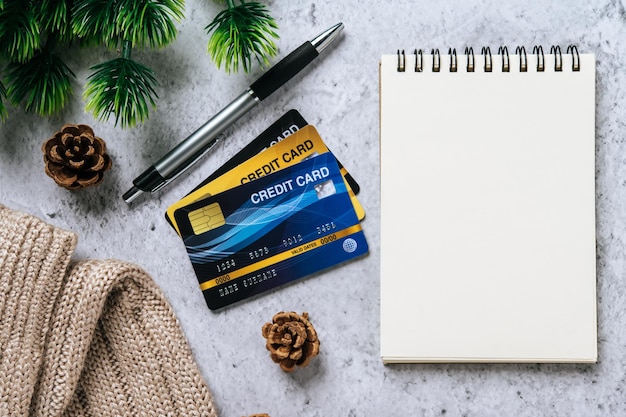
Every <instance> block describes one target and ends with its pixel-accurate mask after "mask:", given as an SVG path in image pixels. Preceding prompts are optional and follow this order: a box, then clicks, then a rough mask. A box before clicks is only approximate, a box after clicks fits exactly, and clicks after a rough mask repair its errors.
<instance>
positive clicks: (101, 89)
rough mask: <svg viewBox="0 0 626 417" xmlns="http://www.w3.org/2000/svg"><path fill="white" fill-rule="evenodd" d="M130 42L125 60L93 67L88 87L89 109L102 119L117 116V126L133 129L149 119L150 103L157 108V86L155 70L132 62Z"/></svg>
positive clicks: (123, 57)
mask: <svg viewBox="0 0 626 417" xmlns="http://www.w3.org/2000/svg"><path fill="white" fill-rule="evenodd" d="M130 50H131V47H130V41H125V42H124V47H123V52H122V57H121V58H117V59H114V60H111V61H107V62H103V63H102V64H98V65H95V66H93V67H92V68H91V69H93V70H94V71H95V72H94V73H93V74H92V75H90V76H89V79H88V81H87V86H86V88H85V94H84V95H85V97H86V98H88V101H87V110H88V111H91V112H92V113H93V114H94V115H95V116H96V117H97V118H99V119H101V120H106V119H108V118H109V117H110V116H111V115H115V124H116V125H117V123H118V122H121V125H122V127H127V126H133V125H135V124H136V123H137V122H141V121H144V120H145V119H147V118H148V113H149V108H148V103H149V104H150V105H151V106H152V107H153V108H154V107H156V101H155V100H156V99H157V94H156V91H155V86H156V84H157V81H156V79H155V78H154V73H153V72H152V70H151V69H150V68H148V67H146V66H145V65H142V64H140V63H138V62H134V61H133V60H132V59H130Z"/></svg>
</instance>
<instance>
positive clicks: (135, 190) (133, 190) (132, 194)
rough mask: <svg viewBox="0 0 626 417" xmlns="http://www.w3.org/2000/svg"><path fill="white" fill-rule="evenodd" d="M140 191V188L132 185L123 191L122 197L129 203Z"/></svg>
mask: <svg viewBox="0 0 626 417" xmlns="http://www.w3.org/2000/svg"><path fill="white" fill-rule="evenodd" d="M142 193H143V191H142V190H140V189H139V188H137V187H135V186H133V188H131V189H130V190H128V191H126V192H125V193H124V195H123V196H122V198H123V199H124V201H125V202H127V203H130V202H132V201H133V200H135V199H136V198H137V197H139V196H140V195H141V194H142Z"/></svg>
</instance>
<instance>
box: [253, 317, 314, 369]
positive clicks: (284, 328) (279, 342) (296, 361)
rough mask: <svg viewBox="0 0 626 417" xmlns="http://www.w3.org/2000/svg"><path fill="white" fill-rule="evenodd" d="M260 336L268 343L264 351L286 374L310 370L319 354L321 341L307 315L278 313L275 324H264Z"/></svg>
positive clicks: (273, 320) (273, 319) (274, 318)
mask: <svg viewBox="0 0 626 417" xmlns="http://www.w3.org/2000/svg"><path fill="white" fill-rule="evenodd" d="M261 332H262V334H263V337H264V338H265V339H267V342H266V344H265V347H266V348H267V350H269V351H270V357H271V358H272V360H273V361H274V362H276V363H278V364H279V365H280V367H281V369H282V370H283V371H285V372H292V371H293V370H294V369H296V366H300V367H304V366H307V365H308V364H309V362H311V358H313V357H314V356H316V355H317V354H318V353H319V351H320V341H319V339H318V338H317V332H316V331H315V328H313V325H312V324H311V322H309V314H308V313H302V315H299V314H298V313H295V312H293V311H292V312H284V311H281V312H280V313H276V314H275V315H274V317H273V318H272V323H265V324H264V325H263V328H262V329H261Z"/></svg>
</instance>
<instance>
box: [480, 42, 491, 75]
mask: <svg viewBox="0 0 626 417" xmlns="http://www.w3.org/2000/svg"><path fill="white" fill-rule="evenodd" d="M480 53H481V55H483V56H484V57H485V66H484V69H485V72H491V68H492V66H491V49H489V47H488V46H487V47H484V46H483V49H482V50H481V51H480Z"/></svg>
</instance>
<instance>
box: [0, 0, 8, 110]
mask: <svg viewBox="0 0 626 417" xmlns="http://www.w3.org/2000/svg"><path fill="white" fill-rule="evenodd" d="M1 3H2V0H0V5H1ZM6 97H7V90H6V88H4V84H2V81H0V120H1V121H5V120H6V118H7V108H6V107H5V105H4V99H6Z"/></svg>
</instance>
